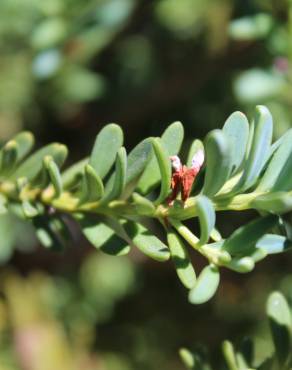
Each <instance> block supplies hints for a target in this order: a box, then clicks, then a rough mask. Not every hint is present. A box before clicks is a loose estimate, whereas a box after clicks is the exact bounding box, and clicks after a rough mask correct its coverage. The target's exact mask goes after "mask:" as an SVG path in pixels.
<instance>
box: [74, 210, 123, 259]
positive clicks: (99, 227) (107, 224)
mask: <svg viewBox="0 0 292 370" xmlns="http://www.w3.org/2000/svg"><path fill="white" fill-rule="evenodd" d="M75 217H76V219H77V221H78V223H79V224H80V227H81V230H82V232H83V234H84V235H85V237H86V239H88V241H89V242H90V243H91V244H92V245H94V246H95V248H98V249H100V250H102V251H103V252H104V253H107V254H110V255H117V256H122V255H125V254H127V253H129V251H130V246H129V240H125V239H128V237H127V235H126V232H125V230H124V229H123V227H122V225H120V224H119V222H118V221H115V220H114V221H112V222H111V221H110V219H109V218H107V217H100V216H96V215H92V214H83V215H76V216H75Z"/></svg>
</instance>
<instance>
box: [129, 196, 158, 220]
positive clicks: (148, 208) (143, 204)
mask: <svg viewBox="0 0 292 370" xmlns="http://www.w3.org/2000/svg"><path fill="white" fill-rule="evenodd" d="M132 199H133V202H134V203H133V206H134V207H135V208H136V210H137V212H138V213H139V214H140V215H144V216H151V215H153V214H154V212H155V207H154V205H153V203H152V202H151V201H150V200H149V199H147V198H145V197H143V196H142V195H140V194H138V193H133V195H132Z"/></svg>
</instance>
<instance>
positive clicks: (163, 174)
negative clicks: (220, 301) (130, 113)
mask: <svg viewBox="0 0 292 370" xmlns="http://www.w3.org/2000/svg"><path fill="white" fill-rule="evenodd" d="M251 127H253V125H252V126H251ZM272 129H273V122H272V117H271V114H270V112H269V111H268V109H267V108H266V107H263V106H258V107H257V108H256V112H255V117H254V131H253V129H251V128H249V126H248V120H247V118H246V117H245V116H244V114H243V113H239V112H235V113H233V114H232V115H231V116H230V117H229V118H228V119H227V121H226V123H225V125H224V127H223V129H222V130H219V129H217V130H214V131H212V132H211V133H210V134H209V135H207V138H206V140H205V155H206V164H205V169H204V171H205V172H204V173H205V178H204V180H203V181H202V184H200V183H197V182H196V186H194V187H193V191H192V193H191V196H190V198H189V199H187V200H186V201H185V202H183V201H182V200H181V199H180V196H178V197H177V199H176V200H175V201H174V203H173V204H172V203H170V202H169V201H168V197H169V195H170V194H171V176H172V174H171V163H170V159H169V156H170V155H173V154H176V153H178V151H179V149H180V146H181V143H182V138H183V127H182V125H181V124H180V123H178V122H176V123H174V124H172V125H170V126H169V128H168V129H167V130H166V131H165V132H164V134H163V135H162V137H161V138H148V139H145V140H143V141H142V142H141V143H139V144H138V145H137V146H136V147H135V148H134V149H133V150H132V151H131V152H130V153H129V154H128V155H127V153H126V150H125V149H124V148H123V147H122V145H123V133H122V130H121V129H120V127H119V126H117V125H116V124H109V125H107V126H105V127H104V128H103V129H102V130H101V132H100V133H99V134H98V135H97V138H96V141H95V144H94V147H93V150H92V152H91V155H90V157H89V159H84V160H82V161H81V162H79V163H77V164H75V165H73V166H72V167H71V168H69V169H67V170H65V172H63V173H62V172H61V167H62V165H63V163H64V161H65V159H66V156H67V148H66V147H65V146H64V145H62V144H58V143H54V144H50V145H48V146H46V147H44V148H42V149H39V150H38V151H37V152H35V153H33V154H32V155H30V156H28V157H27V158H25V155H26V154H27V153H28V151H29V150H30V149H31V144H32V137H31V135H30V134H28V133H23V134H20V135H18V136H17V137H16V138H14V139H12V140H10V141H9V142H8V144H6V145H4V147H3V148H2V150H1V179H0V192H1V194H2V199H3V201H2V209H5V207H6V208H9V209H11V212H18V214H19V211H16V209H17V207H18V208H19V207H20V208H21V210H22V211H21V213H22V217H24V218H26V219H28V220H30V222H32V224H33V225H34V227H35V229H36V234H37V236H38V238H39V240H40V241H41V243H42V244H44V246H45V247H47V248H53V249H56V250H59V249H63V248H64V245H66V235H67V236H68V230H67V231H66V229H67V228H66V225H65V224H64V222H63V215H64V214H68V215H71V216H72V217H73V218H74V219H75V220H76V221H77V223H78V224H79V225H80V228H81V230H82V231H83V233H84V235H85V237H86V238H87V239H88V240H89V241H90V242H91V243H92V244H93V245H94V246H95V247H96V248H98V249H100V250H102V251H103V252H105V253H109V254H111V255H123V254H126V253H128V252H129V250H130V248H135V247H137V248H138V249H139V250H140V251H141V252H142V253H144V254H146V255H147V256H149V257H150V258H153V259H154V260H157V261H160V262H164V261H166V260H168V259H169V258H170V257H171V258H172V259H173V262H174V265H175V268H176V270H177V274H178V276H179V278H180V280H181V281H182V283H183V285H185V286H186V287H187V288H188V289H191V290H190V293H189V300H190V302H192V303H195V304H198V303H203V302H206V301H207V300H208V299H210V298H211V297H212V296H213V295H214V294H215V292H216V289H217V287H218V285H219V281H220V269H221V268H222V267H226V268H229V269H231V270H234V271H237V272H241V273H244V272H249V271H251V270H252V269H253V268H254V265H255V264H256V263H257V262H259V261H260V260H262V259H263V258H265V257H266V256H268V255H269V254H273V253H280V252H283V251H286V250H287V249H289V248H290V246H291V243H292V241H291V240H290V239H289V235H288V236H287V235H286V234H285V227H286V224H287V221H285V214H287V213H288V212H290V211H291V210H292V183H291V166H292V161H291V160H292V157H291V148H292V147H291V135H290V133H291V132H290V131H289V132H288V133H287V134H286V135H284V136H283V138H282V139H280V140H279V141H278V142H277V143H276V144H274V146H273V145H272V143H271V138H272ZM199 149H203V144H202V143H201V142H200V141H198V140H195V141H194V142H193V144H192V146H191V148H190V153H189V155H188V160H187V162H188V164H189V165H190V164H191V158H192V156H193V155H194V154H195V153H197V152H198V150H199ZM114 163H115V166H114V168H113V164H114ZM159 184H160V189H159V190H158V189H156V188H157V187H158V186H159ZM157 190H158V192H157ZM12 204H13V205H14V207H11V205H12ZM248 209H255V210H257V211H258V212H259V215H260V216H259V218H257V219H255V220H253V221H251V222H249V223H247V224H246V225H242V226H241V227H239V228H238V229H237V230H235V231H234V232H233V233H232V234H231V235H230V236H227V237H226V238H221V236H220V233H219V232H218V230H217V229H216V228H215V226H216V225H215V223H216V213H218V212H220V211H230V210H233V211H244V210H248ZM196 217H197V218H198V220H199V224H200V235H199V236H198V237H197V236H196V235H195V234H194V233H193V232H192V231H191V230H190V229H189V228H188V227H187V226H186V225H185V224H184V221H185V220H188V219H193V218H196ZM155 221H156V222H157V223H158V225H155ZM159 224H160V226H161V225H162V226H163V227H164V229H165V236H163V234H161V233H160V234H159V235H157V236H156V235H155V231H154V230H157V226H159ZM280 230H282V231H284V235H281V234H280ZM282 231H281V232H282ZM273 233H274V234H273ZM178 234H180V237H179V236H178ZM181 237H182V238H183V239H184V241H185V242H187V244H189V246H190V247H191V248H193V249H195V250H196V251H197V252H199V253H200V254H202V255H203V256H204V257H205V258H206V260H207V266H206V267H205V268H204V269H203V271H202V272H201V273H200V274H199V277H198V279H197V280H196V274H195V270H194V267H193V266H192V262H191V259H190V258H189V257H188V252H187V250H186V247H185V245H184V242H183V241H182V240H181ZM166 240H167V242H168V244H169V246H167V244H166ZM212 240H213V241H214V242H212Z"/></svg>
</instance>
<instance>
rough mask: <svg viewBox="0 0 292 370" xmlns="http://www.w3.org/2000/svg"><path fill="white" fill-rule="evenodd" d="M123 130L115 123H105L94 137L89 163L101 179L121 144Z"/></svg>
mask: <svg viewBox="0 0 292 370" xmlns="http://www.w3.org/2000/svg"><path fill="white" fill-rule="evenodd" d="M123 140H124V138H123V131H122V129H121V128H120V126H118V125H116V124H115V123H111V124H109V125H106V126H105V127H104V128H103V129H102V130H101V131H100V133H99V134H98V135H97V137H96V139H95V143H94V146H93V149H92V152H91V155H90V158H89V164H90V165H91V166H92V167H93V168H94V170H95V171H96V173H97V174H98V175H99V176H100V177H101V178H102V179H103V178H104V177H105V176H106V175H107V174H108V172H109V170H110V169H111V167H112V165H113V164H114V162H115V159H116V155H117V152H118V150H119V149H120V147H121V146H122V145H123Z"/></svg>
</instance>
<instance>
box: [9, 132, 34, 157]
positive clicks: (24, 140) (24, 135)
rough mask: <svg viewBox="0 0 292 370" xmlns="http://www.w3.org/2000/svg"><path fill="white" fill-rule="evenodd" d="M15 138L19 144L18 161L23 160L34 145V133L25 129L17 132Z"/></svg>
mask: <svg viewBox="0 0 292 370" xmlns="http://www.w3.org/2000/svg"><path fill="white" fill-rule="evenodd" d="M13 140H14V141H15V142H16V144H17V161H18V162H19V161H21V160H22V159H23V158H24V157H25V156H26V155H27V154H28V153H29V152H30V151H31V149H32V147H33V145H34V137H33V134H32V133H31V132H29V131H23V132H20V133H19V134H17V135H16V136H15V137H14V138H13Z"/></svg>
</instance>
